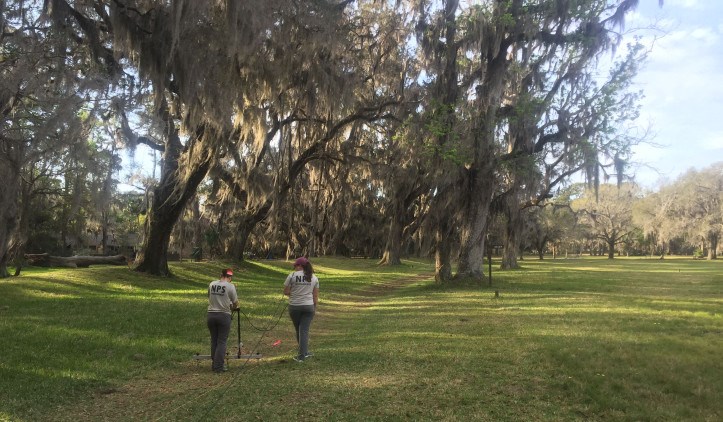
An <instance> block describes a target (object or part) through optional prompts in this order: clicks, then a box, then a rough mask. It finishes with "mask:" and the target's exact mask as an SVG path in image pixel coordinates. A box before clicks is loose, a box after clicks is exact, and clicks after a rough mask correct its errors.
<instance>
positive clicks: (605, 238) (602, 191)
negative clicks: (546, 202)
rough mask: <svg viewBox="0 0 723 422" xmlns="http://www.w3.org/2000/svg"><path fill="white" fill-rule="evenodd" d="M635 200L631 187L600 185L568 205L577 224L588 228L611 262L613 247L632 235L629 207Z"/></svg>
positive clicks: (630, 207) (635, 192) (631, 213)
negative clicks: (574, 215) (578, 222)
mask: <svg viewBox="0 0 723 422" xmlns="http://www.w3.org/2000/svg"><path fill="white" fill-rule="evenodd" d="M637 198H638V191H637V189H636V188H635V187H634V186H633V185H631V184H627V183H626V184H623V185H621V186H619V187H618V186H615V185H610V184H603V185H600V186H599V187H598V189H597V190H594V189H587V190H586V191H585V193H584V194H583V196H582V197H581V198H578V199H576V200H574V201H573V202H572V204H571V205H572V209H573V210H574V211H575V212H576V213H577V214H578V216H579V219H580V221H581V222H582V223H583V224H587V225H589V226H590V228H591V234H592V235H593V236H594V238H596V239H599V240H600V241H602V242H604V244H605V245H606V249H607V254H608V259H613V258H615V246H616V245H618V244H620V243H622V242H623V240H624V239H625V238H626V237H627V236H628V235H629V234H630V233H631V232H632V231H633V229H634V225H633V203H634V202H635V201H636V200H637Z"/></svg>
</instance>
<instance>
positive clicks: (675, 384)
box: [0, 258, 723, 421]
mask: <svg viewBox="0 0 723 422" xmlns="http://www.w3.org/2000/svg"><path fill="white" fill-rule="evenodd" d="M313 262H314V264H315V268H316V270H317V274H318V275H319V278H320V280H321V294H320V297H321V305H320V309H319V312H318V313H317V316H316V318H315V320H314V324H313V326H312V332H311V348H312V350H313V351H314V353H315V357H314V358H312V359H311V360H309V361H307V362H305V363H303V364H298V363H295V362H293V361H292V360H291V359H290V357H291V356H292V355H293V352H294V349H295V341H294V338H293V328H292V326H291V323H290V321H289V320H288V316H287V315H286V314H285V313H283V309H284V307H283V305H284V303H285V302H284V301H282V297H281V290H282V286H281V284H282V282H283V279H284V277H285V276H286V274H287V273H288V272H289V271H290V269H291V268H290V263H289V262H285V261H259V262H248V263H244V264H242V265H241V267H240V268H238V270H237V271H236V276H235V277H234V282H235V283H236V284H237V288H238V291H239V295H240V298H241V303H242V308H243V310H244V312H245V313H247V314H248V316H249V319H250V320H251V322H252V323H253V324H254V325H255V326H256V327H274V328H273V329H272V330H271V331H270V332H268V333H265V334H264V335H262V333H261V332H259V331H256V330H254V329H253V328H252V327H251V326H250V325H249V321H248V320H246V319H245V318H244V319H242V321H241V323H242V324H241V328H242V337H243V340H244V343H245V346H246V347H247V348H249V349H254V350H257V351H259V352H261V353H262V354H263V355H264V358H263V359H262V360H260V361H250V362H244V361H237V360H234V361H231V362H230V366H231V370H230V371H229V372H228V373H226V374H223V375H214V374H212V373H211V371H210V369H209V364H208V362H205V361H204V362H200V361H195V360H192V359H191V357H192V356H193V354H195V353H201V354H207V353H208V350H207V348H208V346H207V343H208V333H207V330H206V327H205V304H206V298H205V290H206V285H207V283H208V282H209V281H210V280H211V279H213V278H214V277H215V276H216V273H217V272H218V270H219V269H220V268H221V267H223V266H226V265H229V264H228V263H176V264H173V265H172V271H173V272H174V274H175V277H174V278H172V279H156V278H152V277H148V276H144V275H141V274H137V273H134V272H131V271H128V269H126V268H120V267H105V268H103V267H98V268H90V269H77V270H66V269H62V270H61V269H57V270H47V269H33V270H30V271H28V272H25V273H24V274H23V276H21V277H19V278H11V279H5V280H0V338H2V339H3V340H2V345H3V347H2V350H0V353H1V354H2V359H0V420H2V419H9V420H28V421H31V420H214V419H215V420H249V419H252V420H253V419H258V420H289V419H297V420H298V419H301V420H350V421H351V420H491V421H501V420H509V421H519V420H536V421H544V420H549V421H559V420H585V421H588V420H630V421H641V420H643V421H644V420H650V421H660V420H669V421H683V420H690V421H706V420H710V421H715V420H720V419H721V418H723V409H722V405H721V393H722V392H723V388H722V387H723V368H722V360H721V356H722V355H721V351H722V350H723V317H722V315H721V310H722V309H723V307H722V305H723V262H709V261H694V260H687V259H666V260H664V261H659V260H652V259H615V260H613V261H608V260H606V259H598V258H584V259H570V260H562V259H558V260H544V261H538V260H536V259H531V258H528V259H526V260H524V261H522V262H521V263H522V265H523V267H524V268H523V269H522V270H516V271H506V272H502V271H496V270H493V271H494V273H493V281H494V285H493V286H492V287H491V288H488V287H483V288H479V287H471V286H467V287H463V288H448V287H442V286H439V285H435V284H433V282H432V280H431V273H432V271H433V266H432V265H431V263H429V262H426V261H420V260H415V261H405V263H404V265H402V266H400V267H395V268H379V267H376V266H375V265H374V264H375V263H374V262H373V261H371V260H350V259H341V258H318V259H314V260H313ZM418 275H421V276H418ZM495 290H497V291H499V297H497V298H496V297H495V295H494V291H495ZM279 316H281V320H280V321H279V324H278V325H274V324H275V323H276V322H277V320H278V319H279ZM235 338H236V327H235V325H234V327H233V328H232V335H231V341H230V343H234V342H235ZM277 339H280V340H282V343H281V345H279V346H276V347H274V346H272V344H273V343H274V341H275V340H277Z"/></svg>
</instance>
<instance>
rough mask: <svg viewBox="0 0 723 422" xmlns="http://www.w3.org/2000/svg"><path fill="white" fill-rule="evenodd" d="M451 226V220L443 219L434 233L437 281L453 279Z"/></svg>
mask: <svg viewBox="0 0 723 422" xmlns="http://www.w3.org/2000/svg"><path fill="white" fill-rule="evenodd" d="M449 226H450V221H449V220H447V219H443V220H442V221H440V222H439V224H438V225H437V228H436V231H435V234H434V237H435V239H434V240H435V249H434V269H435V270H434V280H435V281H436V282H437V283H449V282H450V281H451V280H452V260H451V255H452V239H451V236H450V232H451V230H450V228H449Z"/></svg>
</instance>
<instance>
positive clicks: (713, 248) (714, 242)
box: [708, 233, 719, 259]
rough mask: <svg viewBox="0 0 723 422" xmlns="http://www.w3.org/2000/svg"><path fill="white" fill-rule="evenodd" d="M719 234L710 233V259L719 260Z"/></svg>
mask: <svg viewBox="0 0 723 422" xmlns="http://www.w3.org/2000/svg"><path fill="white" fill-rule="evenodd" d="M718 239H719V235H718V233H708V244H709V245H708V259H718V256H717V251H718Z"/></svg>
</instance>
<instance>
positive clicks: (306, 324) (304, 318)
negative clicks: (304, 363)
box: [289, 305, 314, 359]
mask: <svg viewBox="0 0 723 422" xmlns="http://www.w3.org/2000/svg"><path fill="white" fill-rule="evenodd" d="M289 316H290V317H291V321H292V322H293V323H294V328H295V329H296V341H297V342H298V343H299V357H301V358H302V359H303V358H304V356H306V355H307V354H308V353H309V328H311V320H313V319H314V305H289Z"/></svg>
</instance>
